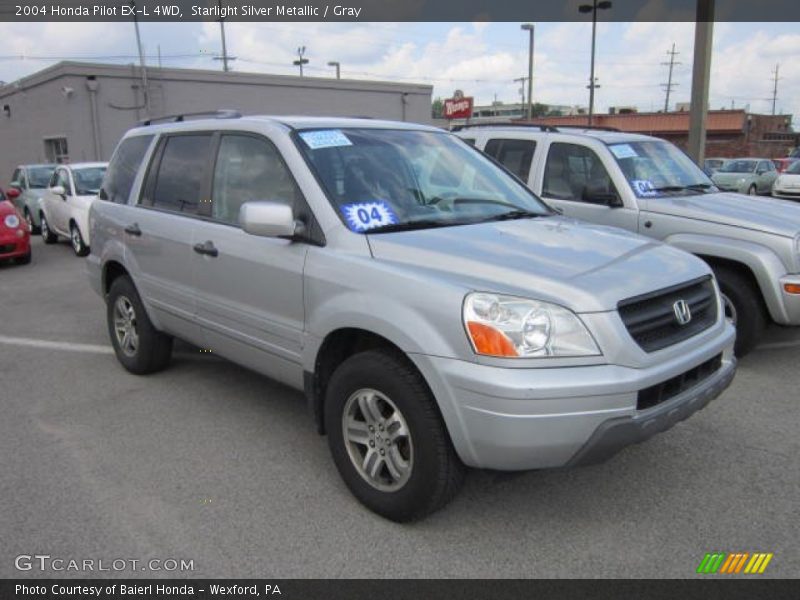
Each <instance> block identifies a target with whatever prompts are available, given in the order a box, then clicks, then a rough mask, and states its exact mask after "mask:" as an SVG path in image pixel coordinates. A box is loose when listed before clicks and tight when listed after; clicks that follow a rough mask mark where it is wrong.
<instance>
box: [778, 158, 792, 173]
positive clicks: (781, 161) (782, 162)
mask: <svg viewBox="0 0 800 600" xmlns="http://www.w3.org/2000/svg"><path fill="white" fill-rule="evenodd" d="M797 161H798V159H797V158H773V159H772V164H774V165H775V170H776V171H777V172H778V173H783V172H784V171H785V170H786V169H787V168H788V167H789V166H791V165H792V163H796V162H797Z"/></svg>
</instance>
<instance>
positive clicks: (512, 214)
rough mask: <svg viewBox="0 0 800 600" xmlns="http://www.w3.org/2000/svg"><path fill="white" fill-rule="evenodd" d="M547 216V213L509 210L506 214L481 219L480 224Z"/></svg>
mask: <svg viewBox="0 0 800 600" xmlns="http://www.w3.org/2000/svg"><path fill="white" fill-rule="evenodd" d="M547 216H549V215H548V214H547V213H536V212H532V211H530V210H525V209H524V208H520V209H518V210H510V211H508V212H504V213H500V214H499V215H492V216H491V217H486V218H485V219H481V220H480V221H479V222H480V223H488V222H490V221H513V220H515V219H536V218H538V217H547Z"/></svg>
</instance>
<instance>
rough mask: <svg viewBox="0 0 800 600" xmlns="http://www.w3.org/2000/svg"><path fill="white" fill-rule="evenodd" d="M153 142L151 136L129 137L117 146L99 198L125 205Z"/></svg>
mask: <svg viewBox="0 0 800 600" xmlns="http://www.w3.org/2000/svg"><path fill="white" fill-rule="evenodd" d="M152 141H153V136H152V135H141V136H137V137H130V138H128V139H126V140H123V142H122V143H121V144H120V145H119V147H118V148H117V150H116V152H114V156H113V157H112V158H111V163H110V164H109V165H108V170H107V171H106V176H105V178H104V179H103V187H102V188H101V189H100V194H99V196H98V197H99V198H100V199H101V200H110V201H111V202H116V203H117V204H127V203H128V197H129V196H130V195H131V188H132V187H133V181H134V179H136V173H137V172H138V171H139V167H140V166H141V164H142V159H143V158H144V154H145V152H147V148H148V147H149V146H150V142H152Z"/></svg>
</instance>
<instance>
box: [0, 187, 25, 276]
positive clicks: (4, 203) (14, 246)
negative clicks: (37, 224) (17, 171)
mask: <svg viewBox="0 0 800 600" xmlns="http://www.w3.org/2000/svg"><path fill="white" fill-rule="evenodd" d="M6 259H15V260H16V262H18V263H22V264H27V263H29V262H31V232H30V230H29V229H28V224H27V223H26V222H25V219H23V218H22V217H21V216H20V214H19V212H17V209H16V207H15V206H14V205H13V204H12V203H11V201H10V200H6V197H5V196H4V195H3V191H2V190H0V261H4V260H6Z"/></svg>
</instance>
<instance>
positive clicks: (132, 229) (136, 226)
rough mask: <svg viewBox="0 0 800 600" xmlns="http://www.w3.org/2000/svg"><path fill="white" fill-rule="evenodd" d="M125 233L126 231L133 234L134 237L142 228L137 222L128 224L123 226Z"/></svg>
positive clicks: (138, 234)
mask: <svg viewBox="0 0 800 600" xmlns="http://www.w3.org/2000/svg"><path fill="white" fill-rule="evenodd" d="M125 233H127V234H128V235H135V236H136V237H139V236H140V235H142V230H141V229H139V224H138V223H134V224H133V225H128V226H127V227H126V228H125Z"/></svg>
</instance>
